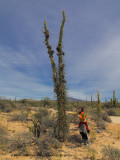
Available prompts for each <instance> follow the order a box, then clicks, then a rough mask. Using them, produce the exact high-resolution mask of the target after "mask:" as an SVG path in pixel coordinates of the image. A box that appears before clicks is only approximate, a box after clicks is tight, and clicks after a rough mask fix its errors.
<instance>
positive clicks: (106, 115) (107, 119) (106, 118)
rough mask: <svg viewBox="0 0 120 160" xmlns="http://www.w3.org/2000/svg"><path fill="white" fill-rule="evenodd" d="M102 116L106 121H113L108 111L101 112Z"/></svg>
mask: <svg viewBox="0 0 120 160" xmlns="http://www.w3.org/2000/svg"><path fill="white" fill-rule="evenodd" d="M101 116H102V119H103V120H104V121H106V122H109V123H111V122H112V120H111V118H110V117H109V115H108V114H107V113H106V112H103V113H102V114H101Z"/></svg>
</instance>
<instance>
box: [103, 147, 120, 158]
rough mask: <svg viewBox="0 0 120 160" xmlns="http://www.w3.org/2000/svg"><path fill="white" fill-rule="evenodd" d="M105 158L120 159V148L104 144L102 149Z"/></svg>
mask: <svg viewBox="0 0 120 160" xmlns="http://www.w3.org/2000/svg"><path fill="white" fill-rule="evenodd" d="M102 154H103V160H120V150H119V149H117V148H113V147H110V146H104V147H103V149H102Z"/></svg>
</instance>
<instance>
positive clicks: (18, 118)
mask: <svg viewBox="0 0 120 160" xmlns="http://www.w3.org/2000/svg"><path fill="white" fill-rule="evenodd" d="M27 117H28V114H27V113H24V112H20V113H14V114H12V116H11V121H26V119H27Z"/></svg>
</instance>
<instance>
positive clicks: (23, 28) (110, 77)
mask: <svg viewBox="0 0 120 160" xmlns="http://www.w3.org/2000/svg"><path fill="white" fill-rule="evenodd" d="M119 8H120V1H119V0H116V1H113V0H74V1H73V0H66V1H65V0H0V75H1V76H0V96H1V97H4V98H11V99H14V98H15V97H16V98H17V99H21V98H34V99H43V98H45V97H49V98H50V99H54V98H55V95H54V92H53V86H54V84H53V80H52V69H51V63H50V59H49V56H48V53H47V49H46V46H45V44H44V39H45V38H44V34H43V30H44V20H46V23H47V27H48V29H49V31H50V44H51V45H52V47H53V49H54V51H55V53H54V59H55V61H56V63H57V56H56V52H57V51H56V46H57V43H58V38H59V30H60V26H61V22H62V11H63V10H64V11H65V14H66V22H65V26H64V33H63V46H64V47H63V50H64V52H65V57H64V58H65V64H66V66H65V72H66V80H67V87H68V96H70V97H73V98H78V99H82V100H85V99H86V96H87V99H88V100H90V97H91V93H92V95H93V97H94V99H96V98H97V90H99V92H100V95H101V100H102V101H104V100H110V98H112V96H113V90H115V91H116V98H118V99H119V100H120V81H119V80H120V63H119V62H120V9H119Z"/></svg>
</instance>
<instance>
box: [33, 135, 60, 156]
mask: <svg viewBox="0 0 120 160" xmlns="http://www.w3.org/2000/svg"><path fill="white" fill-rule="evenodd" d="M36 144H37V146H38V149H37V150H36V154H37V155H38V156H47V157H49V156H52V155H56V154H57V152H56V150H57V149H58V148H60V147H61V143H60V142H59V141H58V140H57V139H56V138H54V137H49V136H48V135H46V134H44V135H42V136H41V137H40V138H39V139H38V140H37V142H36Z"/></svg>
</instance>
